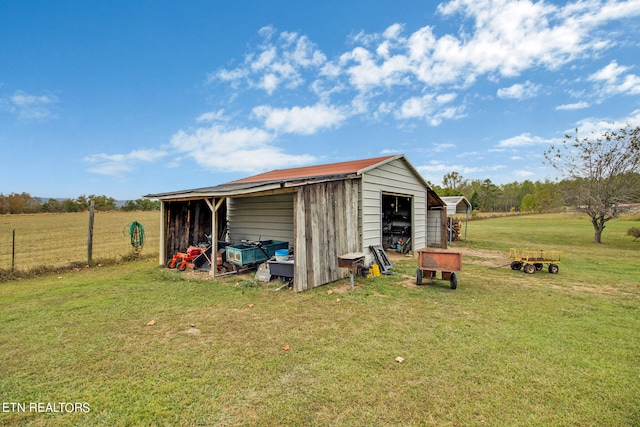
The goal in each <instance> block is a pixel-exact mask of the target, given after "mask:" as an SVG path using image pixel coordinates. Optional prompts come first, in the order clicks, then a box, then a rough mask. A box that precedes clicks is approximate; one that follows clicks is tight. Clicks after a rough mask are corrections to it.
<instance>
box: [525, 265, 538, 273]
mask: <svg viewBox="0 0 640 427" xmlns="http://www.w3.org/2000/svg"><path fill="white" fill-rule="evenodd" d="M524 272H525V273H527V274H533V273H535V272H536V266H535V265H533V264H525V265H524Z"/></svg>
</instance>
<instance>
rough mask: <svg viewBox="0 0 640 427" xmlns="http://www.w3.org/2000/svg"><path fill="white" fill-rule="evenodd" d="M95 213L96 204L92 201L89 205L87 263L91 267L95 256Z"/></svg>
mask: <svg viewBox="0 0 640 427" xmlns="http://www.w3.org/2000/svg"><path fill="white" fill-rule="evenodd" d="M94 213H95V202H94V201H93V200H92V201H91V204H90V205H89V237H88V239H87V263H88V264H89V265H91V258H92V255H93V216H94Z"/></svg>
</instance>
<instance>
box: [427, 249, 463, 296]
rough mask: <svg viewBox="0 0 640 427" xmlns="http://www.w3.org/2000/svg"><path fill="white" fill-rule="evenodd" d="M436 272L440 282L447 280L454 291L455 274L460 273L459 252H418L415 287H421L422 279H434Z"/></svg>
mask: <svg viewBox="0 0 640 427" xmlns="http://www.w3.org/2000/svg"><path fill="white" fill-rule="evenodd" d="M438 271H439V272H440V273H441V277H442V280H448V281H449V283H450V285H451V289H456V288H457V287H458V275H457V274H456V273H459V272H460V271H462V254H461V253H460V252H442V251H430V250H421V251H418V270H417V271H416V285H422V280H423V279H429V280H433V279H435V278H436V272H438Z"/></svg>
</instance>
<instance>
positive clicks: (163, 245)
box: [158, 200, 169, 265]
mask: <svg viewBox="0 0 640 427" xmlns="http://www.w3.org/2000/svg"><path fill="white" fill-rule="evenodd" d="M168 226H169V221H168V220H167V202H165V201H164V200H162V201H161V202H160V248H159V249H158V251H159V252H158V254H159V255H158V262H159V264H160V265H166V264H167V261H169V260H168V259H167V242H166V239H167V227H168Z"/></svg>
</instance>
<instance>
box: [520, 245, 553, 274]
mask: <svg viewBox="0 0 640 427" xmlns="http://www.w3.org/2000/svg"><path fill="white" fill-rule="evenodd" d="M560 255H561V253H560V252H558V251H551V250H547V249H515V248H511V249H509V259H510V260H511V269H512V270H521V269H522V270H523V271H524V272H525V273H527V274H533V273H535V272H536V271H540V270H542V268H543V266H544V264H549V268H548V271H549V273H551V274H558V271H560V267H558V264H560Z"/></svg>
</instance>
